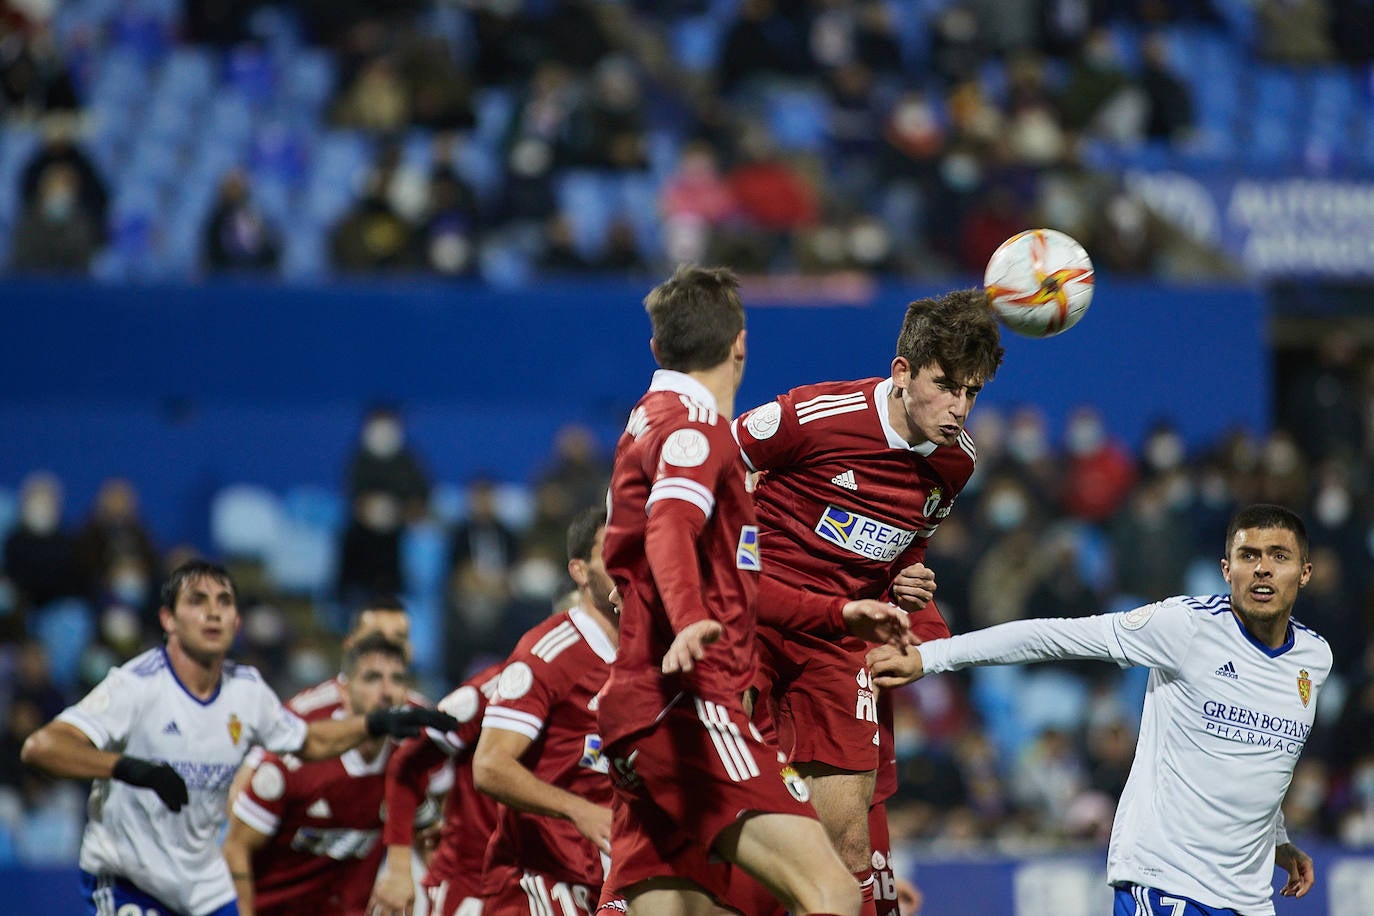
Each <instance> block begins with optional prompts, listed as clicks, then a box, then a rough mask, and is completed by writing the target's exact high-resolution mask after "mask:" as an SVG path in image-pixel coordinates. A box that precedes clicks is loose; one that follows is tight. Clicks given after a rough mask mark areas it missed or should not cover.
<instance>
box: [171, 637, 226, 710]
mask: <svg viewBox="0 0 1374 916" xmlns="http://www.w3.org/2000/svg"><path fill="white" fill-rule="evenodd" d="M167 659H168V660H169V661H170V662H171V663H172V670H173V671H174V672H176V676H177V680H179V681H181V683H182V686H184V687H185V688H186V689H187V690H189V691H190V692H191V693H192V694H193V695H195V696H196V697H198V698H199V699H202V700H208V699H209V698H210V697H211V696H213V695H214V693H215V691H216V690H217V689H219V679H220V674H221V673H222V672H223V670H224V656H222V655H219V656H205V657H197V656H195V655H192V654H191V653H189V652H187V651H186V648H185V647H184V646H183V645H182V644H181V643H180V642H178V641H177V640H176V639H169V640H168V641H167Z"/></svg>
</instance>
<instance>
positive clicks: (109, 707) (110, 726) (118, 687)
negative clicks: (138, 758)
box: [57, 668, 143, 751]
mask: <svg viewBox="0 0 1374 916" xmlns="http://www.w3.org/2000/svg"><path fill="white" fill-rule="evenodd" d="M142 695H143V691H142V690H140V689H139V684H138V683H137V681H136V680H135V679H134V678H132V677H130V676H129V675H128V674H127V673H125V672H124V671H122V670H120V669H119V668H113V669H111V670H110V673H109V674H107V675H106V676H105V679H104V680H103V681H101V682H100V683H99V684H96V685H95V687H94V688H92V689H91V692H90V693H88V694H86V696H85V697H83V698H82V699H81V702H79V703H77V704H76V705H75V706H69V707H67V708H66V709H65V710H63V711H62V712H61V713H60V714H59V715H58V717H57V718H58V720H59V721H62V722H66V723H68V724H70V725H74V726H76V727H77V728H78V729H80V730H81V732H82V733H83V734H85V736H86V737H87V738H90V739H91V743H92V744H94V745H95V746H96V747H98V748H100V749H101V750H103V751H109V750H116V749H122V748H123V747H124V745H125V744H126V743H127V742H128V740H129V733H130V731H131V730H132V728H133V725H134V722H135V721H136V719H137V710H138V705H139V700H140V698H141V697H142Z"/></svg>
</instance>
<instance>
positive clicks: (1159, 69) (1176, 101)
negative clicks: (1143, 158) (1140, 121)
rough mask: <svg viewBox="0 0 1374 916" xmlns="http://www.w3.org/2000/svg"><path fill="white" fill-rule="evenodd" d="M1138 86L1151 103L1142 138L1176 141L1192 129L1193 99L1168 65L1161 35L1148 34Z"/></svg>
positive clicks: (1163, 39) (1167, 54) (1166, 49)
mask: <svg viewBox="0 0 1374 916" xmlns="http://www.w3.org/2000/svg"><path fill="white" fill-rule="evenodd" d="M1141 56H1142V58H1143V62H1142V68H1141V73H1140V85H1141V87H1142V88H1143V89H1144V90H1145V95H1146V97H1147V98H1148V100H1149V104H1150V115H1149V120H1147V121H1146V122H1145V135H1146V136H1147V137H1149V138H1151V139H1153V140H1168V141H1171V142H1178V141H1179V140H1182V139H1184V138H1185V137H1186V136H1187V134H1188V132H1189V131H1190V130H1191V129H1192V126H1193V97H1192V94H1191V93H1190V92H1189V91H1188V87H1187V86H1185V85H1184V83H1183V81H1182V80H1180V79H1179V78H1178V77H1177V76H1176V75H1175V74H1174V72H1173V69H1172V68H1171V67H1170V66H1169V47H1168V45H1167V44H1166V41H1165V38H1164V36H1162V35H1151V36H1150V37H1149V38H1147V39H1146V40H1145V44H1144V47H1143V48H1142V49H1141Z"/></svg>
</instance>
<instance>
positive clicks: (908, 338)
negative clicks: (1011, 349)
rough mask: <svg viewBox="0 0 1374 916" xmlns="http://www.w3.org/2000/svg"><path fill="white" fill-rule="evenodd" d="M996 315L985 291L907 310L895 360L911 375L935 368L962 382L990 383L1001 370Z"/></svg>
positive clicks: (956, 293) (953, 294)
mask: <svg viewBox="0 0 1374 916" xmlns="http://www.w3.org/2000/svg"><path fill="white" fill-rule="evenodd" d="M1005 353H1006V349H1005V348H1004V347H1003V346H1002V336H1001V331H1000V329H999V327H998V325H997V316H996V314H995V313H994V312H993V310H992V305H991V304H990V303H989V302H988V295H987V293H986V292H984V291H983V290H982V289H961V290H955V291H954V292H949V293H945V294H944V295H943V296H939V297H936V298H934V299H917V300H916V301H915V302H912V303H910V304H909V305H907V307H906V317H905V318H903V319H902V330H901V332H900V333H898V335H897V355H898V356H900V357H902V358H904V359H905V360H906V361H907V362H908V363H910V364H911V371H912V373H916V372H919V371H920V370H921V369H922V368H924V367H925V366H928V365H930V364H931V363H935V364H936V365H938V366H939V367H940V368H941V369H943V370H944V372H945V373H946V374H947V375H949V376H950V377H951V378H954V379H957V380H959V381H961V382H968V381H970V380H974V379H976V380H978V381H980V382H989V381H991V380H992V377H993V376H994V375H996V374H997V367H998V366H1000V365H1002V357H1003V355H1005Z"/></svg>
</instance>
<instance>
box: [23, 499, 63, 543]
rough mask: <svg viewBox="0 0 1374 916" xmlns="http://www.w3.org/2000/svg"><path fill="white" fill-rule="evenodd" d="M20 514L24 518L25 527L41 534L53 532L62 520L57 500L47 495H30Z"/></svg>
mask: <svg viewBox="0 0 1374 916" xmlns="http://www.w3.org/2000/svg"><path fill="white" fill-rule="evenodd" d="M20 516H21V517H22V518H23V520H24V527H26V528H28V529H29V530H30V531H32V532H33V533H34V534H39V535H49V534H52V533H53V532H54V531H56V530H57V525H58V523H59V522H60V521H61V520H62V515H61V511H60V510H59V509H58V507H57V501H56V500H54V499H51V498H49V497H47V496H31V497H29V499H28V500H26V501H25V502H24V505H23V507H22V508H21V510H20Z"/></svg>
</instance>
